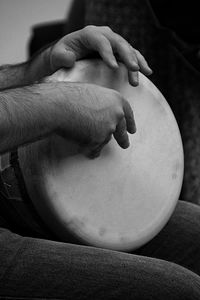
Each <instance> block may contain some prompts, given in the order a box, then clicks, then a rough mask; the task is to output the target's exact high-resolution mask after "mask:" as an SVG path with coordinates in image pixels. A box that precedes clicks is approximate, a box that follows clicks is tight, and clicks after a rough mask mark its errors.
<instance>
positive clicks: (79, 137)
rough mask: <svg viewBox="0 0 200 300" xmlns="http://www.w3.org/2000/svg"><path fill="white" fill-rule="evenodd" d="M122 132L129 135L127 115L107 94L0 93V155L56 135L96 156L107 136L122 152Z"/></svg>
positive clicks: (56, 88) (51, 88) (67, 89)
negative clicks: (96, 151) (75, 142)
mask: <svg viewBox="0 0 200 300" xmlns="http://www.w3.org/2000/svg"><path fill="white" fill-rule="evenodd" d="M102 120H104V122H102ZM127 130H128V131H129V132H130V133H134V132H135V124H134V119H133V112H132V110H131V108H130V105H129V103H128V102H127V101H126V100H125V99H123V97H122V96H121V94H119V93H118V92H116V91H114V90H111V89H106V88H103V87H100V86H96V85H92V84H81V83H68V82H55V83H41V84H35V85H32V86H27V87H22V88H16V89H10V90H6V91H2V92H0V153H4V152H8V151H10V150H12V149H13V148H15V147H18V146H21V145H24V144H27V143H30V142H33V141H36V140H38V139H41V138H44V137H46V136H48V135H50V134H54V133H56V134H59V135H61V136H62V137H64V138H68V139H73V140H75V141H77V142H78V143H79V144H83V145H87V146H88V149H89V150H91V152H94V151H95V150H96V149H97V150H98V153H99V154H100V152H99V149H101V147H103V146H104V145H105V143H106V142H108V141H109V139H110V138H111V136H112V134H113V135H114V137H115V139H116V140H117V142H118V144H119V145H120V146H121V147H122V148H127V147H128V146H129V141H128V134H127ZM88 153H89V152H88Z"/></svg>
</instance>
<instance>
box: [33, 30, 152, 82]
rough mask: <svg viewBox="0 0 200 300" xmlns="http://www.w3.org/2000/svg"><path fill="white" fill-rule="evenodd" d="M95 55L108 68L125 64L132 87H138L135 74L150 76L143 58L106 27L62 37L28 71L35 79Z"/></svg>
mask: <svg viewBox="0 0 200 300" xmlns="http://www.w3.org/2000/svg"><path fill="white" fill-rule="evenodd" d="M95 53H96V54H98V55H100V57H101V58H102V59H103V60H104V62H105V63H106V64H107V65H108V66H109V67H111V68H117V67H118V63H117V61H120V62H122V63H124V64H125V66H126V67H127V70H128V77H129V82H130V84H131V85H133V86H137V85H138V81H139V80H138V71H141V72H142V73H144V74H145V75H150V74H151V73H152V70H151V69H150V67H149V66H148V64H147V62H146V60H145V58H144V57H143V55H142V54H141V53H140V52H139V51H138V50H136V49H134V48H133V47H132V46H131V45H130V44H129V43H128V42H127V41H126V40H125V39H124V38H123V37H121V36H120V35H119V34H117V33H115V32H113V31H112V30H111V29H110V28H109V27H106V26H102V27H97V26H93V25H89V26H86V27H85V28H83V29H81V30H79V31H75V32H73V33H70V34H68V35H66V36H64V37H63V38H61V39H60V40H59V41H58V42H56V43H55V44H53V45H52V46H50V47H49V48H47V49H46V50H44V51H43V52H42V53H41V54H40V55H39V58H42V59H40V60H39V61H38V60H36V62H35V63H33V64H32V67H31V69H30V70H31V72H32V73H35V76H38V74H42V75H43V76H48V75H51V74H52V73H54V72H55V71H57V70H58V69H60V68H63V67H66V68H70V67H72V66H73V65H74V63H75V61H76V60H80V59H83V58H86V57H91V56H94V55H95ZM33 62H34V60H33ZM34 68H35V70H34ZM40 69H41V70H40ZM36 80H37V79H36Z"/></svg>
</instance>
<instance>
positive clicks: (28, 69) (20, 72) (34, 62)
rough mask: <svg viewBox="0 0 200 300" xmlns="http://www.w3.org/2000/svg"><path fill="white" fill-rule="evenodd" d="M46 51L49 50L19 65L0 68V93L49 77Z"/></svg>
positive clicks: (49, 71)
mask: <svg viewBox="0 0 200 300" xmlns="http://www.w3.org/2000/svg"><path fill="white" fill-rule="evenodd" d="M48 51H50V48H47V49H45V50H43V51H41V52H40V53H38V54H36V55H35V56H34V57H33V58H32V59H30V60H29V61H27V62H24V63H21V64H16V65H3V66H1V67H0V91H2V90H5V89H10V88H16V87H22V86H26V85H30V84H33V83H35V82H36V81H39V80H40V79H41V78H43V77H45V76H48V75H50V74H51V73H52V72H51V70H50V67H49V62H48Z"/></svg>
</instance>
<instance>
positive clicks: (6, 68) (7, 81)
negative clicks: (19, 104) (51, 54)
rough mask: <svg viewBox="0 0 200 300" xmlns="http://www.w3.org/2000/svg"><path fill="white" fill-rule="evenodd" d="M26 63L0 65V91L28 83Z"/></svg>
mask: <svg viewBox="0 0 200 300" xmlns="http://www.w3.org/2000/svg"><path fill="white" fill-rule="evenodd" d="M26 69H27V63H21V64H17V65H3V66H1V67H0V91H1V90H5V89H10V88H15V87H19V86H25V85H27V84H29V80H28V77H27V76H26V73H27V72H26Z"/></svg>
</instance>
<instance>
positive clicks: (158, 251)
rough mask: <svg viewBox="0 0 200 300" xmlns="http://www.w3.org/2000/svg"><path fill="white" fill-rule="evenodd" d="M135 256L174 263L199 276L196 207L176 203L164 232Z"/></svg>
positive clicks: (198, 213)
mask: <svg viewBox="0 0 200 300" xmlns="http://www.w3.org/2000/svg"><path fill="white" fill-rule="evenodd" d="M135 253H137V254H139V255H144V256H150V257H156V258H159V259H163V260H167V261H171V262H174V263H176V264H179V265H181V266H184V267H186V268H188V269H190V270H192V271H193V272H196V273H197V274H198V275H200V206H198V205H195V204H192V203H188V202H184V201H179V202H178V204H177V207H176V209H175V211H174V213H173V215H172V217H171V218H170V220H169V222H168V223H167V225H166V226H165V227H164V229H163V230H162V231H161V232H160V233H159V234H158V235H157V236H156V237H155V238H154V239H153V240H151V241H150V242H149V243H147V244H146V245H145V246H143V247H142V248H140V249H138V250H137V251H136V252H135Z"/></svg>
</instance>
